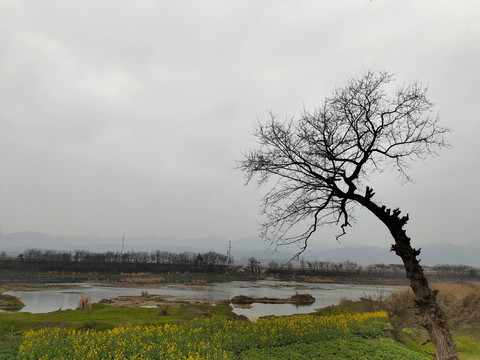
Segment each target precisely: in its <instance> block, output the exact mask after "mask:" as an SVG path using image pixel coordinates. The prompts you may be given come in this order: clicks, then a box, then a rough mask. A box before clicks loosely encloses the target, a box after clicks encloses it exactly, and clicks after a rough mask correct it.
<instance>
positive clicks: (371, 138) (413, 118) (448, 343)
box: [238, 71, 457, 359]
mask: <svg viewBox="0 0 480 360" xmlns="http://www.w3.org/2000/svg"><path fill="white" fill-rule="evenodd" d="M393 81H394V78H393V76H392V75H391V74H389V73H387V72H372V71H370V72H367V73H366V74H365V75H363V76H362V77H359V78H354V79H351V80H350V81H349V82H348V84H347V85H346V86H345V87H343V88H338V89H336V90H335V91H333V92H332V94H331V95H330V96H328V97H327V98H326V99H325V101H324V103H323V105H322V106H321V107H320V108H318V109H316V110H315V111H314V112H307V111H303V112H302V113H301V114H300V116H298V118H289V119H286V120H284V121H282V120H279V119H278V118H277V117H276V116H274V115H273V114H270V115H271V119H270V121H269V122H268V123H267V124H261V123H258V124H257V126H256V128H255V133H254V134H255V136H256V138H257V140H258V143H259V147H258V148H257V149H254V150H251V151H250V152H248V153H247V154H245V156H244V158H243V159H242V160H241V161H240V162H239V164H238V166H239V168H240V169H241V170H243V171H244V172H245V174H246V178H247V182H249V181H251V180H252V179H253V178H255V179H257V180H258V185H259V186H260V185H265V184H266V183H268V184H269V185H271V186H272V188H271V190H270V191H269V192H268V193H267V194H266V195H265V196H264V198H263V203H262V213H263V215H264V216H265V219H266V220H265V221H264V223H263V224H262V227H261V236H262V237H263V238H264V239H266V240H269V241H271V242H272V243H273V244H275V245H277V246H278V245H283V244H291V243H297V244H300V245H301V251H300V252H299V254H300V253H301V252H302V251H303V250H305V249H306V247H307V243H308V240H309V239H310V238H311V237H312V235H313V234H314V233H315V232H316V231H317V229H318V228H319V227H320V226H322V225H326V224H335V225H338V226H339V235H338V236H341V235H343V234H345V231H346V228H347V227H348V226H350V225H351V223H352V221H353V219H354V215H353V212H352V210H353V207H354V206H355V205H360V206H361V207H363V208H366V209H368V210H370V211H371V212H372V213H373V214H374V215H375V216H376V217H377V218H378V219H379V220H380V221H382V222H383V223H384V224H385V225H386V226H387V228H388V229H389V231H390V233H391V235H392V237H393V239H394V244H393V245H392V251H395V253H396V254H397V255H399V256H400V257H401V258H402V260H403V263H404V265H405V269H406V275H407V277H408V279H409V280H410V286H411V287H412V289H413V291H414V293H415V299H416V305H417V307H418V309H419V312H420V314H421V315H422V316H423V318H424V327H425V328H426V329H427V330H428V332H429V335H430V338H431V341H432V342H433V344H434V346H435V348H436V352H437V358H438V359H457V355H456V346H455V343H454V342H453V340H452V337H451V334H450V332H449V327H448V324H447V321H446V318H445V315H444V313H443V311H442V310H441V309H440V307H439V306H438V304H437V302H436V295H437V294H436V292H435V291H432V290H431V289H430V287H429V284H428V281H427V279H426V277H425V275H424V272H423V269H422V267H421V266H420V264H419V261H418V259H417V256H418V255H419V254H420V249H414V248H413V247H412V246H411V244H410V238H409V237H408V236H407V234H406V232H405V229H404V227H405V224H406V223H407V221H408V215H406V216H401V215H400V210H399V209H395V210H393V211H392V210H391V209H388V208H387V207H386V206H382V204H379V203H378V202H375V201H374V200H373V197H374V192H373V190H372V188H371V187H368V186H365V183H366V182H367V180H370V179H371V178H370V177H371V176H372V175H373V174H378V173H381V172H382V171H384V170H392V169H393V170H397V171H398V172H399V174H400V176H401V178H402V179H403V180H405V181H410V180H411V179H410V177H409V175H408V172H407V170H408V166H409V164H410V162H411V161H412V160H415V159H425V158H426V157H428V156H431V155H437V151H438V150H439V149H441V148H442V147H445V146H448V143H447V142H446V140H445V137H444V136H445V134H446V133H447V132H448V131H449V129H447V128H444V127H441V126H439V124H438V117H437V116H435V115H433V114H432V107H433V105H432V103H431V102H430V101H429V100H428V99H427V97H426V88H425V87H423V86H422V85H421V84H419V83H417V82H413V83H410V84H408V85H404V86H401V87H398V88H396V89H393V88H392V85H393ZM389 91H391V95H389V93H390V92H389Z"/></svg>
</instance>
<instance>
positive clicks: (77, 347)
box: [18, 312, 425, 360]
mask: <svg viewBox="0 0 480 360" xmlns="http://www.w3.org/2000/svg"><path fill="white" fill-rule="evenodd" d="M386 326H388V319H387V314H386V313H385V312H375V313H363V314H342V315H330V316H315V315H296V316H288V317H271V318H261V319H259V320H257V321H256V322H250V321H228V320H221V319H214V318H200V319H196V320H192V321H189V322H186V323H180V324H164V325H151V326H125V327H116V328H114V329H111V330H105V331H98V330H84V331H76V330H68V329H59V328H50V329H43V330H36V331H29V332H27V333H26V334H25V341H24V342H23V344H22V345H21V346H20V349H19V354H18V358H19V359H166V360H181V359H183V360H196V359H212V360H213V359H232V360H233V359H299V360H300V359H329V360H332V359H372V360H373V359H384V360H388V359H392V360H393V359H399V358H401V359H411V360H417V359H425V357H423V356H422V355H420V354H419V353H415V352H411V351H409V350H407V349H405V348H403V347H402V346H401V345H399V344H398V343H396V342H394V341H393V340H390V339H387V338H385V327H386Z"/></svg>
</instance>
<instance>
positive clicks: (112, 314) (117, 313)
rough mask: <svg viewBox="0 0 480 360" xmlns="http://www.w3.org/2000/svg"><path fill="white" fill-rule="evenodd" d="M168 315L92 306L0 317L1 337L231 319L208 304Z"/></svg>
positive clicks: (226, 310) (171, 309)
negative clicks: (46, 330)
mask: <svg viewBox="0 0 480 360" xmlns="http://www.w3.org/2000/svg"><path fill="white" fill-rule="evenodd" d="M167 313H168V315H159V310H158V309H154V308H140V307H137V308H116V307H113V306H110V305H104V304H92V309H90V310H62V311H54V312H50V313H43V314H31V313H23V312H19V313H0V336H1V335H6V334H14V335H21V334H22V333H24V332H25V331H28V330H32V329H42V328H47V327H61V328H66V329H99V330H105V329H112V328H114V327H117V326H122V325H125V324H132V325H150V324H163V323H166V322H170V323H172V322H181V321H188V320H192V319H195V318H198V317H201V316H205V317H218V318H227V317H229V316H230V317H231V316H232V313H231V309H230V308H229V307H228V306H225V305H222V306H210V305H208V304H185V305H182V306H181V307H173V306H172V307H169V308H168V310H167Z"/></svg>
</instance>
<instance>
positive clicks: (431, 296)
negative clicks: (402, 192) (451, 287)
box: [356, 187, 458, 360]
mask: <svg viewBox="0 0 480 360" xmlns="http://www.w3.org/2000/svg"><path fill="white" fill-rule="evenodd" d="M373 195H374V194H373V191H372V190H371V189H370V188H368V187H367V191H366V194H365V197H361V199H359V198H358V197H357V198H356V200H357V201H359V202H360V203H361V204H362V205H363V206H365V207H366V208H368V209H369V210H370V211H371V212H373V213H374V214H375V215H376V216H377V217H378V218H379V219H380V220H381V221H382V222H383V223H384V224H385V225H386V226H387V227H388V229H389V230H390V233H391V234H392V236H393V238H394V240H395V244H394V245H392V251H395V253H396V254H397V255H398V256H400V257H401V258H402V261H403V264H404V265H405V271H406V275H407V278H408V279H409V280H410V287H411V288H412V290H413V293H414V295H415V304H416V306H417V308H418V310H419V312H420V315H421V316H422V317H423V321H424V322H423V327H424V328H425V329H426V330H427V331H428V334H429V336H430V341H431V342H432V343H433V345H434V346H435V351H436V357H435V358H436V359H438V360H458V356H457V348H456V345H455V342H454V341H453V338H452V335H451V333H450V329H449V326H448V323H447V319H446V316H445V313H444V312H443V311H442V309H441V308H440V306H439V305H438V303H437V299H436V297H437V292H436V291H433V290H432V289H431V288H430V286H429V285H428V280H427V278H426V277H425V274H424V273H423V268H422V266H421V265H420V262H419V260H418V259H417V256H418V255H419V254H420V250H417V249H414V248H413V247H412V246H411V244H410V238H409V237H408V236H407V234H406V232H405V230H404V229H403V227H404V226H405V224H406V223H407V221H408V215H407V216H404V217H400V211H399V210H398V209H396V210H394V211H393V212H391V210H390V209H386V208H385V206H383V207H379V206H378V205H377V204H375V203H374V202H372V201H371V198H372V196H373Z"/></svg>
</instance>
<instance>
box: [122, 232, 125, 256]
mask: <svg viewBox="0 0 480 360" xmlns="http://www.w3.org/2000/svg"><path fill="white" fill-rule="evenodd" d="M124 244H125V233H123V238H122V255H123V245H124Z"/></svg>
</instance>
